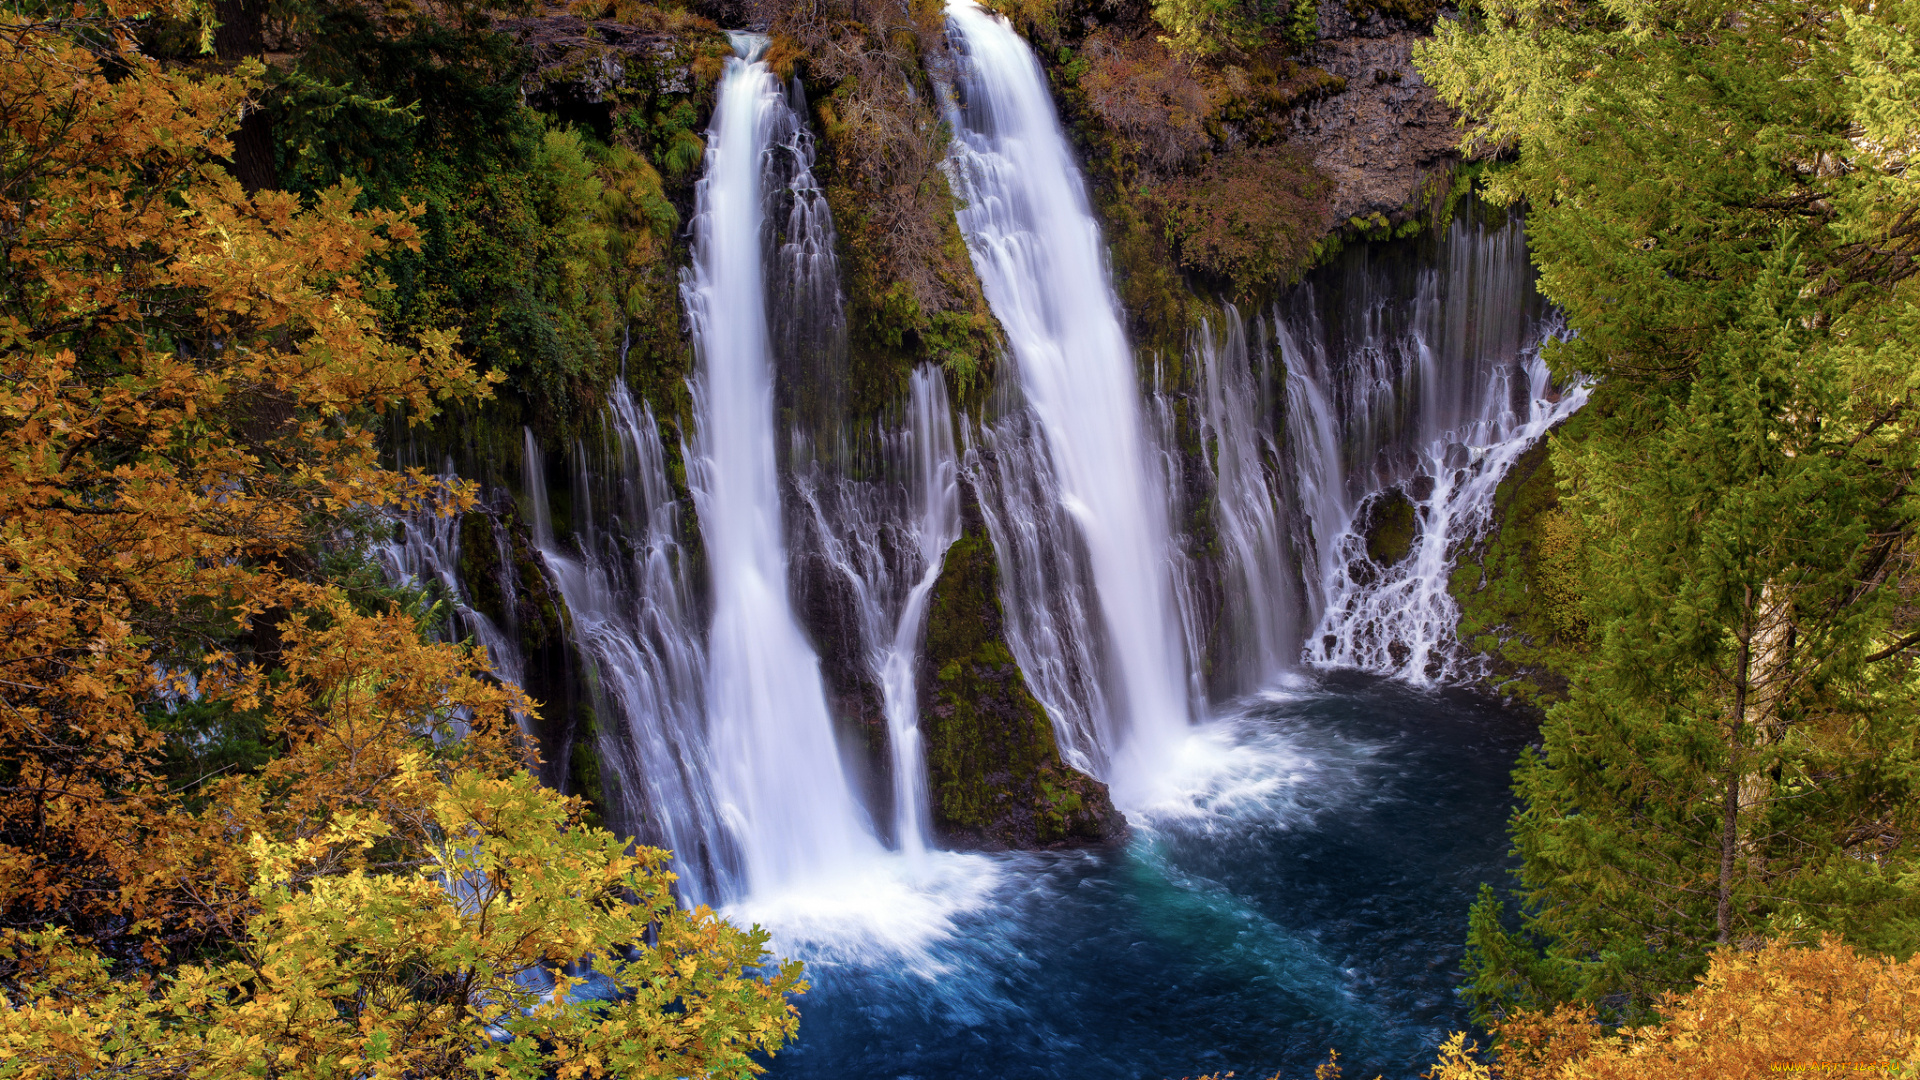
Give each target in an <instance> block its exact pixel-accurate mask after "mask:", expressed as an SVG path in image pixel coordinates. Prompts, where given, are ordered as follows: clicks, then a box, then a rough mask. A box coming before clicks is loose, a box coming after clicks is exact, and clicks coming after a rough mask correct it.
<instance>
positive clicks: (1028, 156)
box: [946, 0, 1192, 800]
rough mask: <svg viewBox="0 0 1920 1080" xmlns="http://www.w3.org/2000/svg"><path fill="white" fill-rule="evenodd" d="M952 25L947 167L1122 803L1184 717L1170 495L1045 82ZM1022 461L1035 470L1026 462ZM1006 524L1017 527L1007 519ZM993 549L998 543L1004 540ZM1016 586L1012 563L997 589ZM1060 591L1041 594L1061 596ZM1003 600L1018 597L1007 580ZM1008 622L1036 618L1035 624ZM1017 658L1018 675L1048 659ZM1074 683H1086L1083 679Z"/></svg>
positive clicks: (1070, 737)
mask: <svg viewBox="0 0 1920 1080" xmlns="http://www.w3.org/2000/svg"><path fill="white" fill-rule="evenodd" d="M947 18H948V40H949V41H950V42H951V43H952V44H953V46H954V49H955V50H956V52H957V53H959V63H958V64H957V65H956V69H957V70H956V85H955V86H954V87H953V91H954V92H953V94H952V95H950V100H949V102H948V120H949V123H950V124H951V125H952V128H953V131H954V138H953V142H952V144H951V148H950V150H949V154H948V158H947V163H946V164H947V168H948V172H949V175H950V177H951V179H952V181H953V186H954V189H955V191H956V193H957V194H958V195H959V196H960V199H961V201H962V204H963V209H961V210H960V211H959V214H958V216H959V223H960V230H961V233H962V234H963V235H964V236H965V238H966V242H967V249H968V252H969V254H970V255H971V256H972V259H973V264H974V268H975V270H976V271H977V272H978V273H979V276H980V281H981V284H982V286H983V287H984V289H985V292H986V296H987V301H988V304H989V306H990V307H991V308H992V310H993V313H994V314H995V316H997V317H998V319H999V321H1000V324H1001V326H1002V327H1004V328H1005V330H1006V333H1007V338H1008V342H1009V344H1010V345H1011V350H1012V366H1013V368H1014V369H1015V371H1016V372H1017V373H1018V376H1019V382H1020V389H1021V391H1022V393H1023V395H1024V398H1025V407H1026V408H1027V409H1029V410H1031V413H1032V417H1033V422H1034V425H1035V427H1037V430H1038V432H1039V433H1040V436H1041V440H1042V442H1043V444H1044V447H1045V455H1046V459H1047V469H1048V471H1047V475H1048V477H1049V479H1050V482H1051V485H1052V490H1049V491H1046V492H1044V493H1043V497H1044V498H1045V499H1046V500H1047V501H1049V502H1052V503H1056V504H1057V505H1058V506H1059V507H1060V508H1062V509H1064V510H1065V511H1066V512H1067V514H1068V515H1069V516H1070V517H1071V518H1072V520H1073V523H1074V525H1075V526H1076V528H1075V529H1074V535H1075V537H1076V538H1077V540H1076V543H1077V545H1079V546H1080V547H1082V548H1084V553H1085V560H1084V562H1085V569H1086V571H1087V573H1088V575H1089V578H1090V580H1089V582H1088V583H1089V584H1091V585H1092V586H1093V592H1094V595H1093V596H1091V597H1084V598H1081V599H1079V600H1078V601H1077V605H1078V607H1079V608H1080V609H1081V613H1084V614H1091V611H1088V610H1087V609H1089V608H1096V607H1097V611H1098V618H1099V637H1100V643H1099V647H1100V648H1101V649H1102V650H1104V652H1105V653H1106V654H1107V655H1106V656H1105V658H1104V661H1103V665H1102V671H1103V673H1104V675H1105V681H1106V683H1107V691H1108V692H1107V695H1106V701H1107V703H1108V707H1107V708H1105V709H1099V710H1091V709H1090V710H1088V711H1087V712H1086V713H1085V714H1084V718H1085V720H1086V722H1088V723H1090V724H1091V725H1092V726H1093V728H1094V730H1093V731H1092V732H1091V733H1090V734H1091V735H1092V736H1093V741H1094V742H1095V743H1096V744H1097V746H1098V747H1099V748H1100V749H1101V750H1103V751H1104V756H1105V758H1106V760H1107V764H1108V767H1107V768H1098V766H1099V765H1100V764H1101V763H1100V761H1099V759H1098V758H1097V757H1096V755H1095V754H1094V753H1093V748H1092V747H1083V748H1082V753H1081V754H1080V757H1081V760H1083V761H1086V762H1088V763H1090V764H1093V765H1095V766H1096V768H1097V771H1098V773H1099V775H1101V776H1102V777H1103V778H1104V779H1106V780H1107V781H1108V782H1109V783H1110V784H1113V785H1116V789H1117V790H1116V794H1117V795H1119V796H1121V797H1122V799H1123V800H1124V798H1125V796H1126V795H1127V793H1128V791H1129V790H1130V789H1137V788H1138V786H1139V785H1140V784H1142V783H1144V782H1146V781H1147V780H1148V779H1150V778H1151V777H1152V776H1153V775H1154V774H1155V773H1156V772H1157V771H1158V765H1159V763H1160V761H1161V760H1162V758H1163V755H1164V752H1165V750H1166V749H1167V748H1168V747H1170V746H1171V745H1173V744H1174V743H1176V742H1177V741H1178V740H1179V739H1180V738H1182V737H1183V735H1184V734H1185V732H1186V729H1187V724H1188V721H1189V718H1190V715H1191V712H1192V704H1191V702H1190V696H1189V688H1188V683H1187V672H1186V671H1185V670H1184V668H1185V652H1184V645H1183V643H1181V642H1180V641H1178V640H1177V638H1178V636H1179V623H1178V620H1177V618H1176V612H1175V610H1174V606H1175V605H1174V599H1173V589H1172V582H1171V579H1170V573H1169V559H1168V551H1169V546H1168V533H1169V524H1168V521H1167V513H1166V506H1167V493H1166V492H1165V491H1164V489H1163V486H1162V483H1161V478H1160V476H1159V475H1158V471H1157V470H1156V468H1155V467H1154V463H1153V461H1152V460H1151V459H1150V455H1151V450H1150V447H1149V446H1148V435H1147V432H1146V430H1145V419H1144V417H1143V409H1142V400H1141V399H1142V395H1141V392H1140V389H1139V382H1138V378H1137V375H1136V372H1135V364H1134V360H1133V355H1132V351H1131V349H1130V347H1129V345H1128V342H1127V338H1126V334H1125V331H1124V330H1123V329H1122V327H1121V322H1120V313H1119V310H1118V302H1117V300H1116V298H1115V296H1114V293H1113V288H1112V285H1111V283H1110V282H1109V280H1108V274H1107V267H1106V258H1105V249H1104V246H1103V244H1102V241H1101V237H1100V230H1099V226H1098V225H1097V223H1096V222H1095V221H1094V218H1093V214H1092V211H1091V208H1090V206H1089V203H1088V200H1087V194H1086V190H1085V186H1084V184H1083V183H1082V180H1081V177H1080V173H1079V171H1078V169H1077V168H1076V167H1075V166H1074V163H1073V158H1072V154H1071V151H1070V149H1069V147H1068V145H1067V141H1066V137H1065V135H1064V133H1063V132H1062V130H1061V128H1060V122H1059V119H1058V117H1057V116H1056V115H1055V113H1054V107H1053V101H1052V98H1051V97H1050V96H1049V93H1048V89H1047V81H1046V77H1045V75H1044V73H1043V72H1042V71H1041V69H1040V65H1039V64H1038V62H1036V61H1035V59H1034V57H1033V54H1032V53H1031V51H1029V50H1028V48H1027V45H1026V43H1025V42H1024V41H1022V40H1021V39H1020V37H1019V35H1018V34H1016V33H1015V32H1014V31H1013V29H1012V28H1011V27H1010V26H1009V25H1008V24H1007V23H1006V21H1005V20H1004V19H1001V18H1000V17H998V16H996V15H993V14H990V13H988V12H986V11H984V10H982V9H981V8H979V7H978V6H976V5H975V4H973V3H972V2H971V0H953V2H951V3H949V5H948V7H947ZM1032 464H1033V466H1034V468H1035V469H1036V470H1037V469H1038V467H1039V462H1038V460H1037V459H1035V460H1033V462H1032ZM1038 512H1039V513H1040V514H1042V515H1043V516H1045V515H1047V514H1048V513H1049V511H1047V510H1046V509H1044V508H1041V509H1039V510H1038ZM1001 524H1002V526H1006V525H1009V524H1014V523H1012V522H1009V521H1008V520H1007V519H1006V518H1005V516H1004V515H1003V516H1002V518H1001ZM1019 527H1021V528H1026V527H1028V525H1027V523H1019ZM994 539H995V542H996V545H998V544H999V543H1000V542H1001V541H1002V539H1003V535H1002V534H998V533H997V534H996V535H995V538H994ZM1062 539H1063V538H1062ZM1021 576H1023V575H1022V574H1021V572H1020V571H1018V570H1017V569H1016V571H1015V573H1014V574H1012V575H1010V579H1011V578H1017V577H1021ZM1024 576H1032V575H1030V574H1029V575H1024ZM1063 584H1064V583H1062V582H1059V581H1057V580H1056V581H1054V582H1049V583H1047V585H1046V586H1045V587H1044V588H1045V589H1046V591H1052V592H1056V593H1057V592H1058V591H1059V587H1060V586H1061V585H1063ZM1011 595H1013V596H1014V597H1015V598H1016V600H1017V599H1018V597H1019V593H1018V590H1017V586H1016V588H1015V589H1014V590H1013V591H1012V592H1011ZM1021 618H1022V619H1024V620H1025V621H1026V622H1028V623H1029V624H1032V623H1034V622H1037V621H1040V620H1041V619H1042V618H1044V617H1042V616H1038V615H1037V613H1033V612H1027V613H1022V615H1021ZM1083 636H1084V635H1083ZM1031 642H1032V637H1031V636H1029V637H1028V643H1029V644H1031ZM1086 650H1087V646H1086V645H1084V644H1083V645H1082V646H1081V647H1080V651H1086ZM1016 656H1018V657H1019V659H1020V660H1021V662H1022V666H1023V668H1026V669H1027V670H1028V671H1029V674H1030V675H1032V674H1033V672H1034V669H1035V668H1038V667H1043V666H1044V665H1046V664H1048V663H1054V662H1061V658H1053V657H1043V656H1038V655H1035V654H1033V653H1031V652H1028V653H1026V654H1024V655H1023V654H1021V653H1016ZM1065 662H1067V663H1072V662H1071V661H1065ZM1077 674H1078V678H1079V679H1080V680H1082V681H1084V680H1085V678H1086V677H1087V676H1088V675H1091V674H1093V673H1092V672H1088V671H1086V670H1084V669H1082V670H1081V671H1080V672H1078V673H1077ZM1070 677H1071V676H1070ZM1045 678H1046V676H1045V675H1044V674H1042V675H1041V676H1040V677H1037V678H1034V682H1035V683H1041V682H1043V681H1044V679H1045ZM1042 701H1043V704H1048V705H1056V704H1058V702H1057V701H1048V700H1047V699H1046V698H1043V699H1042ZM1055 716H1056V721H1057V722H1059V723H1060V726H1061V729H1062V730H1061V734H1062V741H1063V742H1073V741H1075V740H1076V738H1077V737H1079V736H1080V735H1081V733H1078V732H1075V731H1074V730H1073V728H1074V724H1073V723H1072V722H1071V720H1070V718H1068V717H1062V716H1061V715H1060V714H1055Z"/></svg>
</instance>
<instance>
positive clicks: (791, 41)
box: [767, 0, 1001, 423]
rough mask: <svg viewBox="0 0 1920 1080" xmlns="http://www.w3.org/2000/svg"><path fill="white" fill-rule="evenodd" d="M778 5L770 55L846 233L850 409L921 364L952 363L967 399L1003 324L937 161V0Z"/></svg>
mask: <svg viewBox="0 0 1920 1080" xmlns="http://www.w3.org/2000/svg"><path fill="white" fill-rule="evenodd" d="M770 14H771V16H772V20H771V25H770V29H771V30H772V31H773V32H774V33H775V35H776V38H775V40H774V43H773V45H772V47H771V48H769V49H768V52H767V62H768V64H769V65H771V66H772V67H773V68H774V69H775V70H776V71H777V72H778V73H780V74H781V75H782V76H790V75H797V76H798V77H799V78H800V79H801V81H802V83H803V84H804V85H805V88H806V92H807V95H808V97H809V98H810V99H811V101H812V103H813V114H814V115H813V117H812V120H813V125H814V131H815V133H816V135H817V136H818V138H819V151H820V152H819V157H818V160H817V162H816V163H815V166H814V174H815V176H816V177H818V178H819V180H820V182H821V184H822V185H823V186H824V187H825V190H826V196H827V203H828V205H829V206H830V207H831V208H832V210H833V217H834V225H835V228H836V230H837V231H838V234H839V251H838V252H837V254H838V257H839V262H840V274H841V285H842V290H843V292H844V294H845V296H846V301H847V308H846V314H847V348H848V353H849V356H848V365H847V392H848V402H847V405H848V410H849V413H850V416H849V420H850V421H851V422H854V423H860V422H864V421H867V420H869V419H871V418H873V417H875V416H877V415H879V414H880V413H881V412H882V411H883V410H885V409H888V408H890V407H892V406H893V405H894V404H895V403H897V402H898V401H899V400H900V399H901V398H903V397H904V396H905V395H906V386H907V375H908V373H909V372H910V371H912V369H913V367H914V366H915V365H916V364H922V363H929V364H936V365H938V366H940V367H942V368H943V369H945V371H946V372H947V375H948V378H949V380H950V383H951V385H952V387H953V389H954V391H955V393H956V395H957V397H958V399H959V400H960V402H961V403H962V404H963V405H964V404H967V403H970V402H972V401H973V400H975V399H977V398H981V397H983V396H984V395H985V394H986V392H987V391H988V390H989V389H990V387H991V383H992V378H993V374H994V366H995V360H996V358H997V357H998V356H999V354H1000V349H1001V335H1000V329H999V324H998V323H997V322H996V321H995V320H994V318H993V314H992V312H991V311H990V310H989V309H988V307H987V302H986V296H985V294H984V293H983V292H982V291H981V288H980V283H979V280H978V278H977V277H976V276H975V275H974V272H973V263H972V260H971V258H970V257H969V256H968V254H967V249H966V244H965V242H964V241H963V239H962V237H961V235H960V228H959V224H958V222H957V221H956V220H955V218H954V196H953V193H952V191H951V190H950V189H949V187H948V186H947V179H946V175H945V174H944V173H943V172H941V170H940V162H941V160H942V159H943V158H944V157H945V155H946V150H947V135H948V133H947V130H946V127H945V125H944V124H943V123H942V121H941V117H940V116H939V114H938V113H937V112H936V110H935V103H936V102H937V101H938V100H939V98H938V92H937V91H936V89H935V87H934V83H933V79H932V77H931V75H930V74H929V68H930V67H931V68H935V69H937V67H938V65H939V63H941V62H942V61H941V58H940V53H941V49H942V41H943V40H944V27H945V24H946V16H945V13H944V9H943V7H942V5H941V3H940V2H939V0H825V2H822V3H818V4H784V3H782V4H776V5H772V6H771V10H770Z"/></svg>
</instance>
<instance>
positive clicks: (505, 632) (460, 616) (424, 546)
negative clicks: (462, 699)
mask: <svg viewBox="0 0 1920 1080" xmlns="http://www.w3.org/2000/svg"><path fill="white" fill-rule="evenodd" d="M441 475H442V476H444V477H447V478H449V479H451V478H453V477H454V475H455V473H454V469H453V466H452V464H451V463H449V464H448V465H447V467H446V468H445V469H444V470H443V472H442V474H441ZM460 532H461V519H460V518H458V517H441V516H439V515H437V514H431V513H425V514H413V515H409V516H407V517H405V518H401V519H398V520H396V521H395V522H394V538H393V539H392V540H390V541H388V542H387V543H385V544H382V545H381V546H380V548H379V550H378V551H377V552H376V557H377V558H378V559H379V560H380V565H381V568H382V569H383V570H384V571H385V572H386V575H387V580H388V581H391V582H394V583H395V584H405V585H413V586H415V587H417V588H427V589H430V590H432V591H434V592H437V593H438V594H439V597H440V598H442V599H444V600H445V601H446V603H447V605H448V606H449V607H450V608H451V609H452V610H451V612H450V615H451V618H450V619H449V620H448V625H447V627H446V631H445V632H446V635H447V637H448V638H449V639H451V640H454V641H459V640H461V639H462V638H466V637H471V638H472V639H473V641H474V643H475V644H477V645H480V646H482V647H483V648H485V649H486V650H487V659H488V660H489V661H491V662H492V664H493V671H494V674H496V675H498V676H499V677H500V678H501V679H502V680H504V681H506V682H510V683H513V684H514V685H516V686H524V685H525V684H526V673H527V662H526V656H525V655H524V654H523V653H522V652H521V651H520V639H519V637H518V636H517V635H516V634H515V632H514V631H515V630H516V629H517V628H516V627H514V626H511V625H508V626H501V625H499V624H497V623H495V622H494V621H493V620H492V619H490V618H488V617H487V616H486V615H485V614H484V613H482V612H480V611H476V610H475V609H474V607H473V599H472V597H470V596H468V595H467V592H466V589H465V588H464V587H463V585H462V582H461V580H460V569H459V568H460V543H461V536H460ZM487 540H488V542H489V543H492V544H495V545H497V546H498V547H499V548H500V550H499V551H498V552H497V554H496V560H497V563H498V565H499V566H501V567H502V569H503V573H504V572H505V570H506V568H509V567H511V566H512V564H513V563H512V559H511V558H510V557H508V553H507V551H506V548H505V542H504V541H505V538H504V537H502V536H501V535H500V534H499V533H498V532H496V531H493V530H489V535H488V537H487ZM501 584H502V585H503V591H504V592H506V594H507V595H512V591H513V582H511V581H506V582H502V583H501ZM515 719H517V720H518V721H519V722H520V729H521V731H522V732H525V733H527V734H529V735H531V734H532V732H531V731H529V730H528V725H527V718H526V717H525V716H516V717H515Z"/></svg>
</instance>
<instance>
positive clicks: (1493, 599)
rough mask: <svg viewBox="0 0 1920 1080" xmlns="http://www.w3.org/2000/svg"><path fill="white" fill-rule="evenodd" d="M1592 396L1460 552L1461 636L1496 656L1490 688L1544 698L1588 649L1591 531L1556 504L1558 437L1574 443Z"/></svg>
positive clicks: (1591, 409) (1522, 469)
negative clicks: (1472, 544) (1476, 540)
mask: <svg viewBox="0 0 1920 1080" xmlns="http://www.w3.org/2000/svg"><path fill="white" fill-rule="evenodd" d="M1595 409H1596V406H1595V404H1591V403H1590V404H1589V405H1588V406H1587V408H1586V409H1584V410H1582V411H1581V412H1579V413H1576V414H1574V416H1573V418H1572V419H1570V420H1568V421H1567V422H1566V423H1564V424H1562V425H1561V427H1560V428H1559V429H1557V430H1556V431H1555V432H1554V434H1553V435H1552V436H1551V438H1550V439H1542V440H1541V441H1540V443H1539V444H1538V445H1536V446H1534V447H1533V448H1532V449H1531V450H1529V451H1527V453H1526V454H1524V455H1522V456H1521V458H1520V460H1519V461H1517V462H1515V463H1514V466H1513V469H1512V470H1511V471H1510V472H1509V473H1508V474H1507V476H1506V479H1504V480H1502V481H1501V483H1500V487H1499V488H1498V490H1497V491H1496V492H1495V494H1494V521H1495V527H1494V530H1493V531H1492V533H1491V535H1490V536H1489V537H1488V538H1487V540H1485V541H1484V542H1482V543H1481V544H1480V545H1479V547H1478V548H1477V549H1476V550H1473V551H1469V552H1467V553H1465V554H1463V555H1462V556H1461V558H1460V561H1459V563H1458V564H1457V565H1456V567H1455V568H1454V571H1453V574H1452V576H1451V578H1450V579H1449V581H1448V591H1449V592H1450V593H1452V595H1453V597H1454V599H1455V600H1456V601H1457V602H1458V603H1459V605H1460V626H1459V631H1458V632H1459V636H1460V640H1461V641H1463V642H1465V643H1467V644H1468V645H1469V646H1470V647H1472V648H1473V649H1475V650H1477V651H1479V652H1481V653H1484V654H1486V655H1487V656H1489V657H1491V658H1492V659H1493V661H1494V664H1493V673H1492V675H1491V676H1490V678H1489V684H1490V687H1491V688H1492V689H1494V690H1496V691H1498V692H1500V693H1502V694H1509V695H1512V696H1514V697H1517V698H1519V699H1521V700H1523V701H1527V702H1530V703H1533V704H1536V705H1544V704H1547V703H1549V702H1551V701H1553V700H1556V699H1557V698H1558V696H1559V695H1560V694H1562V693H1564V690H1565V684H1566V679H1565V676H1564V674H1563V672H1565V671H1566V670H1568V669H1569V668H1570V666H1571V665H1572V663H1573V662H1574V661H1575V660H1577V659H1578V658H1579V657H1580V656H1581V655H1583V654H1584V653H1585V651H1586V649H1587V647H1588V639H1587V624H1586V615H1585V609H1584V596H1583V594H1584V590H1583V585H1582V577H1583V572H1584V565H1585V555H1584V550H1583V548H1584V544H1585V538H1584V537H1583V536H1582V535H1581V534H1580V530H1579V527H1578V524H1577V523H1576V522H1575V520H1574V519H1573V516H1572V515H1571V514H1569V513H1567V511H1566V510H1564V509H1563V508H1562V507H1561V506H1560V492H1559V477H1558V475H1557V474H1556V472H1555V470H1554V467H1553V451H1552V444H1553V441H1560V440H1572V441H1577V440H1578V439H1579V438H1580V437H1581V432H1582V431H1583V430H1584V428H1585V427H1586V426H1587V424H1589V423H1590V422H1591V421H1592V419H1593V417H1595V416H1597V415H1598V413H1597V412H1596V411H1595Z"/></svg>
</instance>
